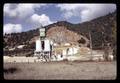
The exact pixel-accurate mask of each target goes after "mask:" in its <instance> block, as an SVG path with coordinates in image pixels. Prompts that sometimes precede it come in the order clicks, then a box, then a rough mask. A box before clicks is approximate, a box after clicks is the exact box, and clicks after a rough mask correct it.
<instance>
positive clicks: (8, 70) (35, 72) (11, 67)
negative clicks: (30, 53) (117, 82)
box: [4, 61, 117, 80]
mask: <svg viewBox="0 0 120 83" xmlns="http://www.w3.org/2000/svg"><path fill="white" fill-rule="evenodd" d="M116 66H117V65H116V62H79V61H77V62H67V61H63V62H49V63H48V62H39V63H4V79H12V80H14V79H15V80H17V79H19V80H20V79H21V80H30V79H32V80H56V79H59V80H114V79H116V72H117V70H116V69H117V68H116Z"/></svg>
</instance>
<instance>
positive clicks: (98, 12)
mask: <svg viewBox="0 0 120 83" xmlns="http://www.w3.org/2000/svg"><path fill="white" fill-rule="evenodd" d="M115 10H116V4H59V3H58V4H52V3H50V4H48V3H43V4H42V3H40V4H35V3H34V4H32V3H25V4H24V3H17V4H15V3H14V4H12V3H7V4H4V7H3V13H4V14H3V15H4V17H3V20H4V24H3V30H4V31H3V32H4V34H5V33H17V32H24V31H28V30H32V29H36V28H38V27H40V26H41V25H42V26H47V25H49V24H52V23H56V22H58V21H68V22H70V23H73V24H77V23H82V22H86V21H90V20H93V19H95V18H98V17H100V16H104V15H107V14H108V13H112V12H114V11H115Z"/></svg>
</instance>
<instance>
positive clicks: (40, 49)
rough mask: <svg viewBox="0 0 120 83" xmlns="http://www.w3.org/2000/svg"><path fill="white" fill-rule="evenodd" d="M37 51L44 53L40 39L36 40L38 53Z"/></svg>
mask: <svg viewBox="0 0 120 83" xmlns="http://www.w3.org/2000/svg"><path fill="white" fill-rule="evenodd" d="M37 51H42V48H41V41H40V40H39V39H38V40H36V52H37Z"/></svg>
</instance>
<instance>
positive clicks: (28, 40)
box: [4, 12, 116, 49]
mask: <svg viewBox="0 0 120 83" xmlns="http://www.w3.org/2000/svg"><path fill="white" fill-rule="evenodd" d="M115 26H116V12H114V13H111V14H108V15H106V16H102V17H99V18H96V19H94V20H91V21H88V22H84V23H81V24H72V23H69V22H66V21H60V22H57V23H53V24H51V25H48V26H45V28H46V33H47V35H46V36H47V37H48V38H52V39H54V41H55V42H57V43H63V42H68V41H69V42H76V43H79V41H80V38H81V37H83V38H84V39H86V41H89V32H90V33H91V36H92V42H93V48H100V47H101V46H102V42H109V43H112V44H115V42H114V41H115V40H114V39H113V33H112V32H113V30H114V28H116V27H115ZM115 30H116V29H115ZM57 32H62V35H57V34H56V33H57ZM63 34H64V35H63ZM38 36H39V30H38V29H35V30H30V31H27V32H22V33H12V34H5V35H4V47H6V48H11V47H15V46H18V45H21V44H25V45H27V46H26V49H34V48H35V40H36V39H37V38H38ZM60 38H62V39H61V40H59V39H60ZM103 39H104V40H105V41H102V40H103Z"/></svg>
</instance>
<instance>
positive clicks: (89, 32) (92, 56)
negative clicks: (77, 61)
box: [89, 31, 93, 60]
mask: <svg viewBox="0 0 120 83" xmlns="http://www.w3.org/2000/svg"><path fill="white" fill-rule="evenodd" d="M89 38H90V49H91V60H92V57H93V56H92V54H93V53H92V38H91V31H89Z"/></svg>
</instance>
